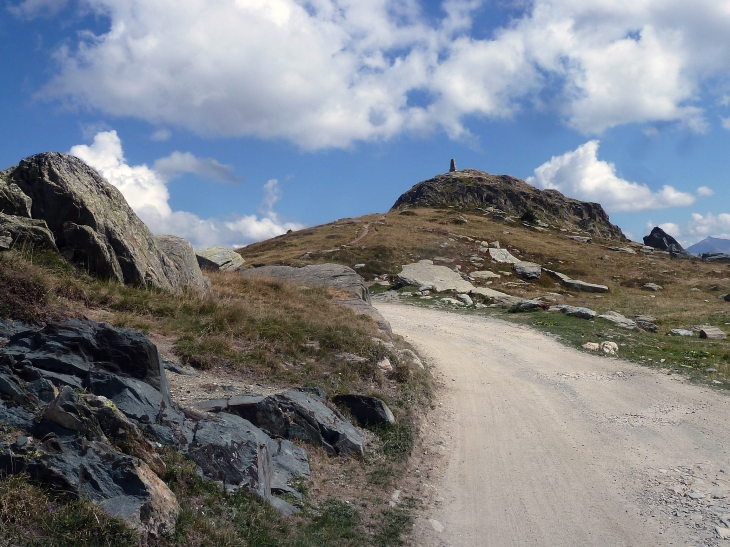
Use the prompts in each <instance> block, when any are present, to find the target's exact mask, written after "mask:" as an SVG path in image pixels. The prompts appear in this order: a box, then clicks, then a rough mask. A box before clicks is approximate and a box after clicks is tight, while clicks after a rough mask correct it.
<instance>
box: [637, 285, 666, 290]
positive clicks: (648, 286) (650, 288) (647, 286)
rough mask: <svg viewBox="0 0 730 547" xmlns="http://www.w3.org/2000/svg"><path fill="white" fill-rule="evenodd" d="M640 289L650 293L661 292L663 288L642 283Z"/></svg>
mask: <svg viewBox="0 0 730 547" xmlns="http://www.w3.org/2000/svg"><path fill="white" fill-rule="evenodd" d="M641 288H642V289H647V290H650V291H661V290H662V289H663V288H664V287H662V286H661V285H657V284H656V283H644V284H643V285H642V286H641Z"/></svg>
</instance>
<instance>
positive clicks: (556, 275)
mask: <svg viewBox="0 0 730 547" xmlns="http://www.w3.org/2000/svg"><path fill="white" fill-rule="evenodd" d="M542 271H544V272H545V273H546V274H548V275H549V276H550V277H552V278H553V279H557V280H558V281H560V284H561V285H563V287H565V288H567V289H572V290H574V291H582V292H608V287H607V286H606V285H598V284H596V283H588V282H586V281H581V280H580V279H572V278H570V277H568V276H567V275H565V274H563V273H560V272H556V271H554V270H548V269H547V268H543V269H542Z"/></svg>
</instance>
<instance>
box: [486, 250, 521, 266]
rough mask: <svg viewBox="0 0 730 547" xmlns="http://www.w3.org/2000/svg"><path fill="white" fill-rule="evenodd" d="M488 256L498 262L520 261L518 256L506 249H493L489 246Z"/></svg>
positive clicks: (513, 262) (510, 262)
mask: <svg viewBox="0 0 730 547" xmlns="http://www.w3.org/2000/svg"><path fill="white" fill-rule="evenodd" d="M489 257H490V258H491V259H492V260H494V261H495V262H499V263H500V264H516V263H517V262H521V260H520V259H519V258H516V257H514V256H512V254H511V253H510V252H509V251H508V250H507V249H494V248H492V247H490V248H489Z"/></svg>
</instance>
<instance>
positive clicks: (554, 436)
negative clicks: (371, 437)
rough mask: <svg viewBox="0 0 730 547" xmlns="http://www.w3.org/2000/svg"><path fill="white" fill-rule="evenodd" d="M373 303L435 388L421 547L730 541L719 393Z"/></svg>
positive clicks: (528, 334)
mask: <svg viewBox="0 0 730 547" xmlns="http://www.w3.org/2000/svg"><path fill="white" fill-rule="evenodd" d="M376 306H377V308H378V310H379V311H380V312H381V313H382V314H383V315H384V316H385V317H386V319H388V321H390V323H391V324H392V326H393V331H394V332H396V333H398V334H401V335H402V336H404V337H405V339H406V340H407V341H409V342H410V343H411V344H413V345H414V346H415V347H416V348H417V349H418V350H419V352H421V354H422V355H423V356H425V357H426V359H427V361H428V362H429V363H430V364H431V365H432V366H433V369H434V373H435V375H436V376H437V377H438V378H440V379H441V380H442V382H441V383H442V384H443V389H441V390H440V392H439V396H438V401H437V403H436V404H437V409H438V410H436V411H433V412H432V413H431V416H429V422H430V423H432V427H431V428H429V429H428V430H427V432H426V436H425V438H424V442H423V446H422V447H421V449H420V452H419V454H418V455H417V461H418V463H417V465H418V469H417V470H416V471H414V472H415V473H417V474H418V476H420V477H422V481H421V485H422V487H423V490H425V491H426V493H427V495H425V499H426V507H425V509H424V511H423V514H422V515H421V516H420V517H419V518H418V520H417V523H416V530H415V537H414V544H415V545H418V546H419V547H429V546H438V547H443V546H449V547H478V546H489V547H502V546H512V545H515V546H516V545H519V546H551V547H554V546H563V545H565V546H568V545H569V546H586V545H596V546H598V545H600V546H622V545H625V546H644V545H646V546H663V545H674V546H679V545H718V546H722V545H727V546H728V547H730V540H722V539H720V536H721V535H722V534H726V533H727V534H728V535H729V536H730V529H729V528H730V452H729V449H730V397H729V396H728V395H727V394H725V393H723V392H719V391H715V390H711V389H709V388H706V387H702V386H696V385H691V384H689V383H687V382H686V381H685V380H683V379H682V378H681V377H679V376H677V375H674V374H667V371H658V370H652V369H648V368H645V367H640V366H638V365H634V364H631V363H629V362H627V361H623V360H621V359H619V358H608V357H600V356H596V355H589V354H586V353H581V352H578V351H576V350H573V349H570V348H566V347H565V346H563V345H561V344H559V343H558V342H556V341H555V340H554V339H553V338H551V337H549V336H546V335H543V334H540V333H539V332H537V331H534V330H532V329H529V328H526V327H522V326H518V325H513V324H510V323H506V322H503V321H500V320H496V319H492V318H488V317H475V316H473V315H460V314H456V313H450V312H447V311H440V310H432V309H426V308H419V307H414V306H405V305H398V304H388V303H382V302H377V303H376ZM725 496H728V497H725Z"/></svg>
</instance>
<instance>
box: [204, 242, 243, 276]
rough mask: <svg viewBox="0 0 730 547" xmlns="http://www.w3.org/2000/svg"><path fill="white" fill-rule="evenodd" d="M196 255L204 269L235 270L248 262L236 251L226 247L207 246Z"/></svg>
mask: <svg viewBox="0 0 730 547" xmlns="http://www.w3.org/2000/svg"><path fill="white" fill-rule="evenodd" d="M195 256H196V258H197V260H198V264H199V265H200V268H201V269H203V270H220V271H224V272H235V271H237V270H240V269H241V268H242V267H243V264H244V263H245V262H246V261H245V260H244V259H243V257H242V256H241V255H240V254H238V253H237V252H236V251H233V250H231V249H226V248H225V247H206V248H204V249H199V250H198V251H197V252H196V253H195Z"/></svg>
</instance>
